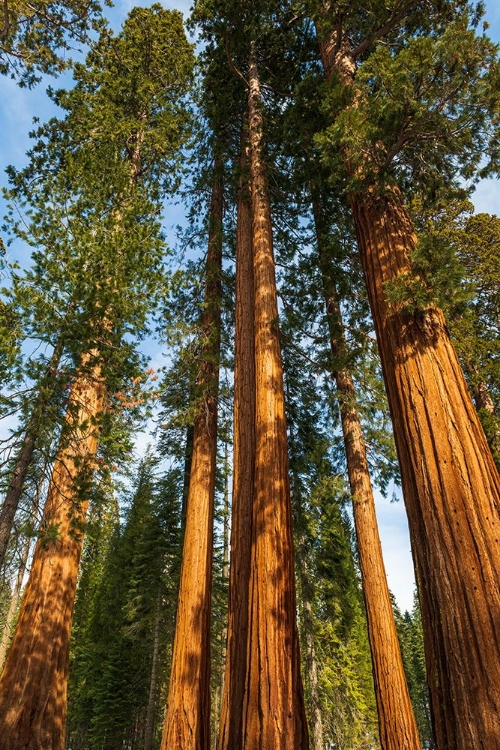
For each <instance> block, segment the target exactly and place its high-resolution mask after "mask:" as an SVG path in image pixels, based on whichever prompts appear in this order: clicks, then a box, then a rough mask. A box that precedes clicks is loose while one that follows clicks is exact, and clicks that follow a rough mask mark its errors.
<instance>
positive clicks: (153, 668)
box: [144, 586, 162, 750]
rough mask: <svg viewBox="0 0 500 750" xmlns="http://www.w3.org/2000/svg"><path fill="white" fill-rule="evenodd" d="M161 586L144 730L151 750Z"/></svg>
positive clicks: (156, 610)
mask: <svg viewBox="0 0 500 750" xmlns="http://www.w3.org/2000/svg"><path fill="white" fill-rule="evenodd" d="M161 599H162V596H161V586H160V588H159V590H158V596H157V599H156V608H155V629H154V635H153V655H152V660H151V679H150V681H149V698H148V708H147V712H146V727H145V730H144V750H151V748H152V746H153V738H154V731H155V713H156V692H157V689H158V661H159V655H160V628H161Z"/></svg>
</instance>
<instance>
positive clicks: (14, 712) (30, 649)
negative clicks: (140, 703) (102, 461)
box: [0, 357, 104, 750]
mask: <svg viewBox="0 0 500 750" xmlns="http://www.w3.org/2000/svg"><path fill="white" fill-rule="evenodd" d="M103 402H104V384H103V382H102V379H101V377H100V374H99V368H98V366H96V367H92V366H90V365H89V358H88V357H87V358H86V361H84V362H83V364H82V366H81V368H80V370H79V371H78V372H77V374H76V376H75V379H74V382H73V385H72V388H71V394H70V398H69V407H68V411H67V415H66V420H67V423H68V427H69V429H68V430H67V434H66V436H63V438H62V441H61V446H60V448H59V452H58V455H57V457H56V461H55V464H54V468H53V471H52V477H51V482H50V487H49V492H48V496H47V501H46V504H45V509H44V516H43V527H45V529H50V528H54V529H57V539H54V540H53V539H51V537H50V536H49V537H48V539H46V540H44V538H43V537H42V538H41V539H40V540H39V541H38V543H37V546H36V549H35V554H34V558H33V563H32V566H31V572H30V576H29V579H28V582H27V584H26V589H25V592H24V596H23V601H22V605H21V610H20V613H19V619H18V622H17V627H16V631H15V635H14V638H13V640H12V643H11V646H10V649H9V652H8V654H7V659H6V661H5V665H4V670H3V672H2V676H1V678H0V738H1V740H0V745H1V747H2V750H40V748H43V750H63V749H64V747H65V740H66V731H65V725H66V686H67V678H68V655H69V639H70V634H71V624H72V619H73V605H74V600H75V593H76V579H77V573H78V564H79V560H80V554H81V549H82V541H83V533H82V529H81V524H82V522H83V521H84V519H85V514H86V509H87V501H86V499H85V498H82V497H81V494H80V493H79V491H78V482H79V479H80V477H81V476H82V471H83V470H84V469H86V468H90V467H91V464H92V460H93V457H94V456H95V453H96V450H97V444H98V428H97V424H96V417H97V416H98V415H99V414H100V412H101V410H102V408H103Z"/></svg>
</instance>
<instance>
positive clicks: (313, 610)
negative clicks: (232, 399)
mask: <svg viewBox="0 0 500 750" xmlns="http://www.w3.org/2000/svg"><path fill="white" fill-rule="evenodd" d="M284 364H285V377H286V405H287V424H288V430H289V460H290V479H291V492H292V507H293V514H294V529H295V539H296V546H297V552H296V558H297V562H296V568H297V578H298V589H299V597H298V601H299V628H300V634H301V640H302V648H301V652H302V654H303V656H305V654H306V653H308V654H309V660H310V659H311V638H312V643H313V646H312V650H313V652H314V660H315V662H316V665H317V670H318V678H319V696H318V697H319V703H320V710H321V715H322V721H323V727H324V735H325V743H333V744H334V746H335V747H339V748H343V749H344V750H348V748H352V747H360V748H373V747H374V746H376V743H377V719H376V707H375V695H374V690H373V682H372V676H371V660H370V652H369V646H368V636H367V630H366V622H365V618H364V610H363V603H362V596H361V589H360V584H359V577H358V573H357V570H356V565H355V561H354V556H353V533H352V526H351V522H350V520H349V518H348V516H347V514H346V512H345V510H344V509H343V506H344V503H345V502H346V501H347V499H348V493H347V490H346V487H345V483H344V481H343V479H342V477H341V476H340V475H339V474H338V471H336V468H337V467H336V462H335V455H334V453H332V443H331V438H329V437H328V435H329V434H331V425H329V423H328V417H327V415H325V410H324V407H323V406H322V404H321V399H319V398H318V391H317V388H316V383H315V382H314V380H313V379H312V378H305V377H304V368H303V366H302V363H301V360H300V356H298V355H297V353H296V352H294V350H293V349H292V350H290V348H289V347H287V346H286V343H285V348H284ZM308 637H309V641H307V639H308ZM303 669H304V675H305V686H306V699H307V701H311V700H312V699H313V697H312V695H311V690H312V686H311V679H310V675H309V673H308V671H307V662H304V665H303Z"/></svg>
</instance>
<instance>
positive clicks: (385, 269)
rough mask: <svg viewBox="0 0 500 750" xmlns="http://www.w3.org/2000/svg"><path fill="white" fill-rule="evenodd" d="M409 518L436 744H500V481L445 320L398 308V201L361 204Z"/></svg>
mask: <svg viewBox="0 0 500 750" xmlns="http://www.w3.org/2000/svg"><path fill="white" fill-rule="evenodd" d="M352 205H353V211H354V215H355V219H356V227H357V233H358V242H359V245H360V249H361V252H362V255H363V264H364V268H365V273H366V277H367V283H368V289H369V295H370V301H371V305H372V312H373V315H374V320H375V328H376V331H377V338H378V342H379V349H380V353H381V359H382V366H383V370H384V378H385V381H386V385H387V393H388V398H389V403H390V407H391V414H392V419H393V424H394V432H395V439H396V445H397V448H398V455H399V461H400V465H401V473H402V479H403V490H404V496H405V504H406V508H407V511H408V520H409V524H410V534H411V540H412V550H413V555H414V559H415V565H416V570H417V576H418V583H419V592H420V597H421V601H422V609H423V621H424V628H425V631H424V632H425V643H426V660H427V669H428V679H429V687H430V691H431V699H432V709H433V719H434V723H435V732H436V740H437V743H438V747H439V748H442V749H443V750H444V749H445V748H446V750H449V749H450V748H460V750H465V749H466V748H472V747H473V748H484V749H485V750H486V748H492V747H500V722H499V720H498V717H499V715H500V543H499V539H500V533H499V532H500V517H499V507H500V481H499V477H498V472H497V470H496V467H495V465H494V462H493V459H492V457H491V453H490V450H489V447H488V444H487V442H486V438H485V436H484V433H483V430H482V428H481V425H480V423H479V419H478V416H477V412H476V410H475V408H474V406H473V404H472V401H471V397H470V394H469V392H468V390H467V386H466V383H465V380H464V377H463V374H462V371H461V369H460V366H459V364H458V360H457V357H456V354H455V351H454V349H453V346H452V344H451V342H450V339H449V336H448V333H447V330H446V326H445V322H444V319H443V315H442V313H441V312H440V311H439V310H428V311H426V312H425V313H422V315H421V316H418V315H416V316H412V317H410V316H405V315H404V314H402V313H398V312H395V311H392V310H391V309H390V308H389V307H388V305H387V303H386V302H385V294H384V283H385V282H386V281H388V280H389V279H394V278H396V277H397V275H398V274H400V273H405V272H406V271H407V270H408V266H407V256H408V253H409V252H411V250H412V248H413V245H414V242H415V236H414V233H413V230H412V226H411V222H410V219H409V216H408V214H407V212H406V210H405V208H404V206H403V204H402V201H401V199H400V196H399V195H398V194H397V193H396V192H393V193H392V195H389V196H388V197H387V198H379V197H377V198H372V199H371V200H369V199H366V198H365V199H363V200H360V199H359V198H357V197H353V199H352Z"/></svg>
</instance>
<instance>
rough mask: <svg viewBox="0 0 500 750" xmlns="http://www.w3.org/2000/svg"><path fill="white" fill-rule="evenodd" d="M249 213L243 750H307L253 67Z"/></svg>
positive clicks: (259, 115) (278, 358)
mask: <svg viewBox="0 0 500 750" xmlns="http://www.w3.org/2000/svg"><path fill="white" fill-rule="evenodd" d="M248 82H249V91H248V108H249V134H250V162H251V166H250V178H251V194H252V213H253V225H252V226H253V257H254V289H255V302H254V314H255V318H254V326H255V329H254V335H255V386H256V388H255V394H256V420H255V425H256V428H255V429H256V450H255V474H254V482H255V483H254V504H253V518H252V529H251V531H252V551H251V566H250V582H249V593H250V601H249V630H248V647H247V658H248V663H247V679H246V686H245V695H244V699H243V712H242V724H243V727H242V736H243V744H242V746H241V747H242V748H243V750H257V749H260V748H273V750H285V748H286V750H292V749H293V750H299V748H300V749H304V750H305V749H306V748H307V747H308V736H307V723H306V716H305V709H304V697H303V692H302V682H301V677H300V657H299V642H298V634H297V623H296V599H295V573H294V561H293V556H294V555H293V539H292V517H291V503H290V479H289V474H288V453H287V435H286V422H285V403H284V393H283V372H282V365H281V349H280V342H279V334H278V326H277V320H278V305H277V298H276V279H275V269H274V257H273V247H272V230H271V215H270V205H269V197H268V191H267V184H266V171H265V166H264V162H263V157H262V125H263V121H262V112H261V94H260V81H259V74H258V69H257V64H256V61H255V58H254V55H253V52H252V54H251V57H250V64H249V72H248Z"/></svg>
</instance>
